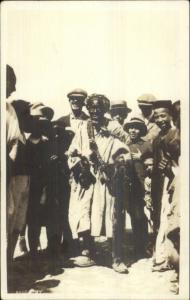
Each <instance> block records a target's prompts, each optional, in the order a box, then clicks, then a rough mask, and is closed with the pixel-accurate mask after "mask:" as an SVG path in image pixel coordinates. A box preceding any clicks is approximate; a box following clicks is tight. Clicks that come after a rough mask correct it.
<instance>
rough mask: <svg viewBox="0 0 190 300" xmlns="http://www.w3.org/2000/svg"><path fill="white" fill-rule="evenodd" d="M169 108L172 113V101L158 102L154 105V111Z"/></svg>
mask: <svg viewBox="0 0 190 300" xmlns="http://www.w3.org/2000/svg"><path fill="white" fill-rule="evenodd" d="M157 108H167V109H169V110H170V111H171V109H172V101H171V100H156V101H155V102H154V104H153V109H157Z"/></svg>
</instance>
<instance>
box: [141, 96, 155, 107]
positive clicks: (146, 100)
mask: <svg viewBox="0 0 190 300" xmlns="http://www.w3.org/2000/svg"><path fill="white" fill-rule="evenodd" d="M155 101H156V97H155V96H154V95H152V94H142V95H141V96H140V97H138V99H137V102H138V105H139V106H152V105H153V103H154V102H155Z"/></svg>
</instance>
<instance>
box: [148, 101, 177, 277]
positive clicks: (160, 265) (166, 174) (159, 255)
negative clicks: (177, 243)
mask: <svg viewBox="0 0 190 300" xmlns="http://www.w3.org/2000/svg"><path fill="white" fill-rule="evenodd" d="M153 107H154V118H155V122H156V124H157V126H159V128H160V132H159V135H158V136H157V138H155V140H154V142H153V156H154V165H153V172H152V200H153V217H154V233H155V238H156V245H155V265H156V266H155V268H154V269H153V270H154V271H161V270H166V269H168V268H169V266H168V246H167V245H168V243H167V239H166V230H167V227H168V217H167V213H168V212H169V210H170V203H169V186H170V183H171V182H172V181H173V179H174V173H173V171H172V167H173V166H175V165H177V164H178V158H179V155H180V139H179V133H178V130H177V129H176V128H172V127H171V121H172V103H171V101H170V100H159V101H156V102H155V103H154V106H153Z"/></svg>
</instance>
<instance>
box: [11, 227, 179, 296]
mask: <svg viewBox="0 0 190 300" xmlns="http://www.w3.org/2000/svg"><path fill="white" fill-rule="evenodd" d="M126 238H127V242H126V248H125V262H126V264H127V265H128V267H129V273H128V274H119V273H116V272H114V271H113V270H112V269H111V267H110V264H111V251H110V249H109V247H108V245H107V242H106V241H105V239H99V240H97V241H96V250H97V252H98V253H99V258H100V261H99V264H98V265H95V266H91V267H88V268H80V267H76V266H74V267H64V265H63V268H62V274H59V275H56V276H55V275H54V276H52V275H50V274H48V260H47V258H46V255H45V251H40V253H39V257H40V268H39V269H40V271H38V272H37V271H36V272H35V264H34V265H33V271H31V270H30V267H29V265H28V264H29V262H28V257H27V255H25V256H21V253H20V251H19V247H18V245H17V248H16V251H15V262H14V269H13V272H12V273H11V274H9V275H8V286H9V292H11V293H19V292H20V293H52V294H61V299H79V298H80V299H98V298H99V299H133V297H138V299H140V300H142V299H148V298H149V299H152V300H156V299H159V298H160V297H162V298H163V299H179V298H178V295H176V294H175V293H174V292H172V291H171V290H172V289H175V285H176V283H171V282H170V279H171V278H172V277H173V276H174V275H175V274H174V273H175V272H174V271H173V270H169V271H166V272H162V273H160V272H152V271H151V267H152V259H151V258H148V259H141V260H139V261H137V262H135V261H134V259H133V246H132V235H131V233H130V231H128V233H127V237H126ZM41 246H42V248H45V247H46V235H45V231H44V229H43V230H42V234H41ZM73 260H74V258H73ZM73 260H71V262H73Z"/></svg>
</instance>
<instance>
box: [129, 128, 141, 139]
mask: <svg viewBox="0 0 190 300" xmlns="http://www.w3.org/2000/svg"><path fill="white" fill-rule="evenodd" d="M140 135H141V132H140V129H139V128H138V127H137V126H135V125H131V126H130V128H129V136H130V139H131V141H137V140H138V139H139V138H140Z"/></svg>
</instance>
